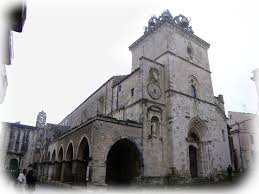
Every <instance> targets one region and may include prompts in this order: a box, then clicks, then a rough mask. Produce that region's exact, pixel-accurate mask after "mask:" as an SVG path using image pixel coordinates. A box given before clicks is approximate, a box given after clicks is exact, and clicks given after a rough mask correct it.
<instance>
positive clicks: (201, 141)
mask: <svg viewBox="0 0 259 194" xmlns="http://www.w3.org/2000/svg"><path fill="white" fill-rule="evenodd" d="M187 141H188V143H189V144H187V145H188V154H189V170H190V176H191V178H196V177H209V176H210V160H209V152H208V148H209V147H208V146H209V143H210V142H209V141H208V133H207V128H206V126H205V124H204V123H203V121H202V120H201V119H199V118H193V119H192V120H191V121H190V125H189V130H188V138H187Z"/></svg>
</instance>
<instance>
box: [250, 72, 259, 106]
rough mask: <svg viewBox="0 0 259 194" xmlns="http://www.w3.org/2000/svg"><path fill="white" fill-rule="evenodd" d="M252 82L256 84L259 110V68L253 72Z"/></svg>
mask: <svg viewBox="0 0 259 194" xmlns="http://www.w3.org/2000/svg"><path fill="white" fill-rule="evenodd" d="M251 80H253V81H254V82H255V87H256V91H257V98H258V110H259V68H258V69H255V70H254V71H253V77H251Z"/></svg>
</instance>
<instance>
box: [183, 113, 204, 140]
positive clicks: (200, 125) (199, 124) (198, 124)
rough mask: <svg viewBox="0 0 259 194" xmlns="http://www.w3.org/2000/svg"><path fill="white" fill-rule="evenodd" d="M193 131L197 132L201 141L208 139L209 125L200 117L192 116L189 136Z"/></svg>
mask: <svg viewBox="0 0 259 194" xmlns="http://www.w3.org/2000/svg"><path fill="white" fill-rule="evenodd" d="M192 133H193V134H195V135H196V136H197V137H198V138H199V141H203V140H205V141H206V140H208V129H207V126H206V125H205V124H204V122H203V121H202V120H201V119H200V118H198V117H194V118H192V119H191V120H190V122H189V127H188V137H189V135H191V134H192Z"/></svg>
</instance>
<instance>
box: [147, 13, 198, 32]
mask: <svg viewBox="0 0 259 194" xmlns="http://www.w3.org/2000/svg"><path fill="white" fill-rule="evenodd" d="M165 21H167V22H169V23H171V24H173V25H176V26H178V27H180V28H181V29H182V30H184V31H186V32H190V33H192V34H193V33H194V32H193V30H192V27H191V26H189V24H190V21H191V18H190V17H188V18H187V17H185V16H184V15H182V14H180V15H178V16H175V17H173V16H172V14H171V13H170V11H169V10H168V9H167V10H165V11H164V12H163V13H162V14H161V16H159V17H158V18H157V17H156V16H152V17H151V18H150V19H149V21H148V26H146V27H145V32H144V34H146V33H148V32H152V31H153V30H154V29H156V27H158V26H160V25H161V23H163V22H165Z"/></svg>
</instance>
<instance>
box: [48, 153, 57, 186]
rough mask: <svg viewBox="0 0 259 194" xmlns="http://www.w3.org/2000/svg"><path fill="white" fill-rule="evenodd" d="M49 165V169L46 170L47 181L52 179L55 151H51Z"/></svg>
mask: <svg viewBox="0 0 259 194" xmlns="http://www.w3.org/2000/svg"><path fill="white" fill-rule="evenodd" d="M50 161H51V162H50V164H49V169H48V180H49V181H51V180H53V179H54V170H55V166H54V164H55V163H54V162H55V161H56V149H54V150H53V151H52V154H51V158H50Z"/></svg>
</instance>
